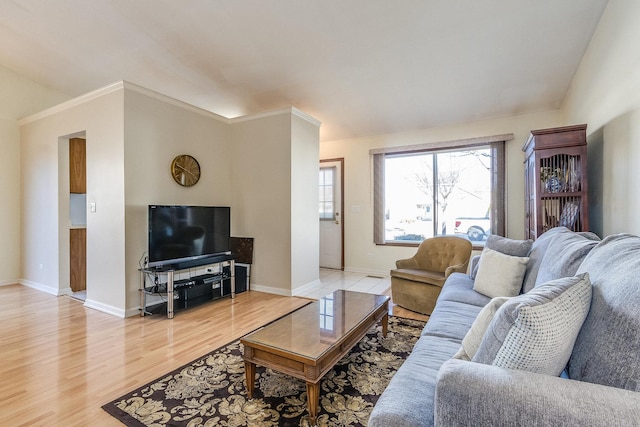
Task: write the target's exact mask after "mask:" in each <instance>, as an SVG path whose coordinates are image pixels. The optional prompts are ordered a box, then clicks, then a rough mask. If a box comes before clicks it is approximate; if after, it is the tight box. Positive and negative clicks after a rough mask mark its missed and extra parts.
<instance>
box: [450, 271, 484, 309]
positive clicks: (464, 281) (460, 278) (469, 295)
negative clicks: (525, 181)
mask: <svg viewBox="0 0 640 427" xmlns="http://www.w3.org/2000/svg"><path fill="white" fill-rule="evenodd" d="M438 301H457V302H463V303H466V304H471V305H477V306H479V307H484V306H485V305H487V303H488V302H489V301H491V298H489V297H488V296H486V295H482V294H481V293H479V292H476V291H474V290H473V280H472V279H471V277H469V276H468V275H467V274H464V273H453V274H452V275H451V276H449V277H448V278H447V281H446V282H445V284H444V287H443V288H442V290H441V291H440V295H439V296H438Z"/></svg>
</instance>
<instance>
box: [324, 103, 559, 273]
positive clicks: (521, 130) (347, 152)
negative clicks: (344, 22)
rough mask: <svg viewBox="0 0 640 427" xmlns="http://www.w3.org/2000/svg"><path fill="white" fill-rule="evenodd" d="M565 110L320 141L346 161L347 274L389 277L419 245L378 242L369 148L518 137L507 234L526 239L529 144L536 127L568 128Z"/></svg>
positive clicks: (510, 151) (509, 162) (509, 172)
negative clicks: (525, 147) (525, 150)
mask: <svg viewBox="0 0 640 427" xmlns="http://www.w3.org/2000/svg"><path fill="white" fill-rule="evenodd" d="M563 124H564V122H563V117H562V114H561V111H560V110H555V111H548V112H541V113H533V114H522V115H516V116H510V117H502V118H497V119H492V120H483V121H478V122H472V123H464V124H459V125H451V126H442V127H438V128H430V129H423V130H415V131H411V132H400V133H396V134H389V135H376V136H371V137H363V138H356V139H347V140H339V141H327V142H322V143H320V158H321V159H331V158H339V157H343V158H344V159H345V171H344V173H345V179H344V201H345V206H343V212H344V217H343V221H344V229H345V270H347V271H354V272H362V273H367V274H377V275H387V274H389V270H390V269H392V268H394V265H395V261H396V260H398V259H402V258H408V257H410V256H412V255H413V254H414V253H415V248H414V247H401V246H377V245H375V244H374V243H373V169H372V158H371V155H370V154H369V150H370V149H372V148H383V147H394V146H402V145H411V144H424V143H430V142H442V141H451V140H458V139H465V138H475V137H481V136H489V135H500V134H506V133H513V134H514V139H513V140H511V141H508V142H507V144H506V190H505V191H506V200H505V203H506V218H507V224H506V234H507V236H508V237H511V238H514V239H521V238H523V237H524V166H523V163H524V153H523V152H522V146H523V145H524V143H525V141H526V139H527V137H528V136H529V132H530V131H531V130H533V129H544V128H548V127H555V126H562V125H563Z"/></svg>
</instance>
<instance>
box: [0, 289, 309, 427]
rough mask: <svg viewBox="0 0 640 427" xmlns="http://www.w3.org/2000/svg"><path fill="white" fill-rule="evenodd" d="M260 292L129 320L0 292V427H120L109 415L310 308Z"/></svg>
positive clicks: (26, 292) (74, 304) (71, 303)
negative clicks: (126, 397)
mask: <svg viewBox="0 0 640 427" xmlns="http://www.w3.org/2000/svg"><path fill="white" fill-rule="evenodd" d="M308 301H309V300H307V299H304V298H295V297H283V296H278V295H272V294H266V293H261V292H255V291H251V292H245V293H242V294H239V295H237V296H236V298H235V299H233V300H231V299H229V298H226V299H222V300H218V301H215V302H211V303H207V304H204V305H201V306H199V307H194V308H192V309H189V310H185V311H181V312H179V313H177V314H176V316H175V318H174V319H171V320H169V319H166V318H165V317H164V316H160V315H154V316H147V317H144V318H141V317H132V318H128V319H120V318H117V317H114V316H111V315H109V314H105V313H102V312H100V311H96V310H92V309H88V308H85V307H84V305H83V304H82V303H81V302H78V301H77V300H74V299H72V298H70V297H55V296H52V295H49V294H46V293H43V292H40V291H37V290H34V289H30V288H27V287H24V286H20V285H9V286H2V287H0V361H2V363H0V378H2V381H1V382H0V425H11V426H20V425H24V426H40V425H41V426H81V425H95V426H121V425H122V424H120V423H119V422H118V421H116V420H115V419H114V418H113V417H111V416H110V415H108V414H107V413H106V412H104V411H103V410H102V409H101V408H100V407H101V406H102V405H103V404H105V403H107V402H109V401H111V400H113V399H115V398H117V397H119V396H121V395H123V394H125V393H127V392H128V391H131V390H132V389H135V388H137V387H140V386H141V385H143V384H145V383H147V382H149V381H151V380H154V379H155V378H157V377H159V376H160V375H162V374H164V373H167V372H169V371H171V370H173V369H176V368H178V367H180V366H182V365H184V364H186V363H188V362H191V361H192V360H194V359H196V358H198V357H200V356H202V355H204V354H206V353H208V352H210V351H212V350H214V349H216V348H218V347H220V346H222V345H224V344H226V343H228V342H230V341H233V340H235V339H237V338H239V337H240V336H242V335H245V334H247V333H248V332H250V331H252V330H254V329H256V328H258V327H260V326H261V325H263V324H265V323H267V322H269V321H272V320H274V319H276V318H278V317H280V316H282V315H284V314H286V313H288V312H290V311H292V310H294V309H296V308H299V307H301V306H302V305H304V304H306V303H307V302H308Z"/></svg>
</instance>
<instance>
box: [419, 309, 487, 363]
mask: <svg viewBox="0 0 640 427" xmlns="http://www.w3.org/2000/svg"><path fill="white" fill-rule="evenodd" d="M480 310H482V307H478V306H475V305H470V304H465V303H462V302H456V301H438V303H437V304H436V308H435V309H434V310H433V313H431V317H429V321H428V322H427V324H426V325H425V327H424V329H423V330H422V335H423V336H424V335H429V336H434V337H440V338H445V339H448V340H450V341H453V342H455V343H456V344H457V345H458V347H459V346H460V343H461V342H462V338H464V336H465V334H466V333H467V331H468V330H469V328H470V327H471V325H472V324H473V321H474V320H476V317H478V313H480ZM454 353H455V352H454Z"/></svg>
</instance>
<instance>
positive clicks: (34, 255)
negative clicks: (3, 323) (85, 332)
mask: <svg viewBox="0 0 640 427" xmlns="http://www.w3.org/2000/svg"><path fill="white" fill-rule="evenodd" d="M123 119H124V112H123V90H122V88H121V87H118V86H115V87H110V88H106V89H104V90H102V91H99V92H97V93H95V94H90V95H88V96H87V97H85V98H80V99H75V100H72V101H69V102H67V103H64V104H61V105H59V106H57V107H55V108H53V109H50V110H47V111H44V112H42V113H39V114H38V115H35V116H31V117H29V118H26V119H24V120H22V121H21V122H20V125H21V134H22V135H21V140H22V155H21V166H22V173H21V177H22V195H23V198H22V243H23V247H22V279H21V282H22V283H25V284H27V285H31V286H34V287H36V288H39V289H43V290H45V291H47V292H51V293H53V294H60V293H61V292H64V291H65V290H66V289H68V287H69V284H68V270H67V269H66V266H68V265H69V252H68V250H65V248H68V240H69V231H68V229H69V228H68V227H69V217H68V176H69V174H68V170H67V169H66V167H67V164H68V161H67V160H66V158H62V159H61V156H62V157H65V156H68V151H66V152H65V151H64V150H61V149H60V144H61V142H60V139H63V140H64V139H65V138H68V137H69V136H70V135H75V134H78V133H79V132H83V133H85V134H86V138H87V145H86V158H87V202H95V203H96V206H97V209H96V212H95V213H89V214H88V215H87V301H86V303H87V305H88V306H94V307H96V308H99V309H102V310H104V311H108V312H112V313H114V314H117V315H123V314H124V309H125V289H124V286H122V284H123V283H125V274H124V271H125V270H124V266H125V257H124V254H125V252H124V248H125V240H124V237H125V236H124V220H125V210H124V162H123V156H124V144H123V140H124V135H123ZM59 266H63V268H62V269H60V268H59Z"/></svg>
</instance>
